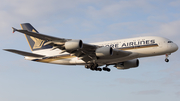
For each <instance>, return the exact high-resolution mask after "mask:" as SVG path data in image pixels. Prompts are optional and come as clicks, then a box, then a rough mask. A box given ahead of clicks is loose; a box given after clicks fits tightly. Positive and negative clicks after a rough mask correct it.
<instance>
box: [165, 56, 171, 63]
mask: <svg viewBox="0 0 180 101" xmlns="http://www.w3.org/2000/svg"><path fill="white" fill-rule="evenodd" d="M169 55H170V54H166V59H165V61H166V62H169V59H168V57H169Z"/></svg>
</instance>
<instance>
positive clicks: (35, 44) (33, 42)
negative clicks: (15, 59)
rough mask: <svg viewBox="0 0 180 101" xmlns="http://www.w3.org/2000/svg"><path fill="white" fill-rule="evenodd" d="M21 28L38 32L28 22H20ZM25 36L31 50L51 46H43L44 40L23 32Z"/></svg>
mask: <svg viewBox="0 0 180 101" xmlns="http://www.w3.org/2000/svg"><path fill="white" fill-rule="evenodd" d="M21 28H22V29H24V30H28V31H32V32H35V33H39V32H38V31H37V30H36V29H35V28H34V27H33V26H32V25H31V24H30V23H23V24H21ZM25 37H26V39H27V41H28V43H29V46H30V48H31V51H35V50H40V49H46V48H51V46H43V45H44V43H45V42H46V41H45V40H41V39H38V38H35V37H32V36H28V35H26V34H25Z"/></svg>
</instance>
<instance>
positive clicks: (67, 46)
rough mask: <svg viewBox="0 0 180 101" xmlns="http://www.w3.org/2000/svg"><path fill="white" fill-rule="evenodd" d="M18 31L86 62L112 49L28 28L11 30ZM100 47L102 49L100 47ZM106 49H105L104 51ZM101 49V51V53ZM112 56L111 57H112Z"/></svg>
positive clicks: (125, 52) (124, 54)
mask: <svg viewBox="0 0 180 101" xmlns="http://www.w3.org/2000/svg"><path fill="white" fill-rule="evenodd" d="M15 31H18V32H20V33H24V34H26V35H29V36H32V37H35V38H38V39H41V40H45V41H47V42H46V43H45V44H44V45H51V46H53V49H55V48H59V49H61V50H62V53H63V52H69V53H71V54H72V55H74V56H77V57H79V58H80V59H82V60H83V61H85V62H86V63H92V62H93V61H94V60H97V59H98V56H106V55H108V54H109V55H112V54H111V53H110V52H111V51H112V48H111V47H109V48H108V47H104V46H98V45H91V44H86V43H82V41H81V40H73V39H64V38H57V37H52V36H48V35H44V34H40V33H35V32H31V31H28V30H21V29H20V30H19V29H15V28H13V32H15ZM101 48H102V49H101ZM97 50H99V51H100V53H99V54H98V55H97ZM106 50H107V51H106ZM101 51H102V53H101ZM113 52H115V53H116V54H119V56H121V57H125V56H128V55H130V54H131V52H128V51H123V50H113ZM116 54H113V57H114V56H115V57H117V55H116ZM113 57H112V58H113Z"/></svg>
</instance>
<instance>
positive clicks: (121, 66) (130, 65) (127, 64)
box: [116, 59, 139, 69]
mask: <svg viewBox="0 0 180 101" xmlns="http://www.w3.org/2000/svg"><path fill="white" fill-rule="evenodd" d="M138 66H139V60H138V59H133V60H128V61H125V62H122V63H118V64H116V68H117V69H129V68H135V67H138Z"/></svg>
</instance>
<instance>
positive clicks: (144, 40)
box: [4, 23, 178, 72]
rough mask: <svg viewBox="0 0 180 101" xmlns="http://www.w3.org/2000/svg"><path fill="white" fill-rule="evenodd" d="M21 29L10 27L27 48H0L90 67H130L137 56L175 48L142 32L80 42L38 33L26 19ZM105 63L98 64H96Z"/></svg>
mask: <svg viewBox="0 0 180 101" xmlns="http://www.w3.org/2000/svg"><path fill="white" fill-rule="evenodd" d="M20 25H21V28H22V29H15V28H13V27H12V28H13V33H14V32H20V33H23V34H24V35H25V37H26V39H27V41H28V44H29V46H30V49H31V51H32V53H31V52H24V51H20V50H15V49H4V50H5V51H9V52H13V53H16V54H19V55H23V56H25V59H26V60H31V61H36V62H43V63H51V64H60V65H84V66H85V68H87V69H90V70H92V71H102V70H104V71H108V72H110V71H111V69H110V68H108V66H109V65H113V66H114V67H116V68H117V69H122V70H123V69H130V68H135V67H138V66H139V60H138V58H142V57H151V56H158V55H165V56H166V58H165V61H166V62H169V59H168V56H169V55H170V54H171V53H173V52H175V51H177V50H178V46H177V45H176V44H175V43H173V42H172V41H171V40H169V39H166V38H163V37H157V36H146V37H136V38H129V39H121V40H113V41H106V42H97V43H89V44H87V43H84V42H83V41H82V40H80V39H65V38H58V37H53V36H49V35H45V34H41V33H39V32H38V31H37V30H36V29H35V28H34V27H33V26H32V25H31V24H30V23H22V24H20ZM103 65H105V67H103V68H100V66H103Z"/></svg>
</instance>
